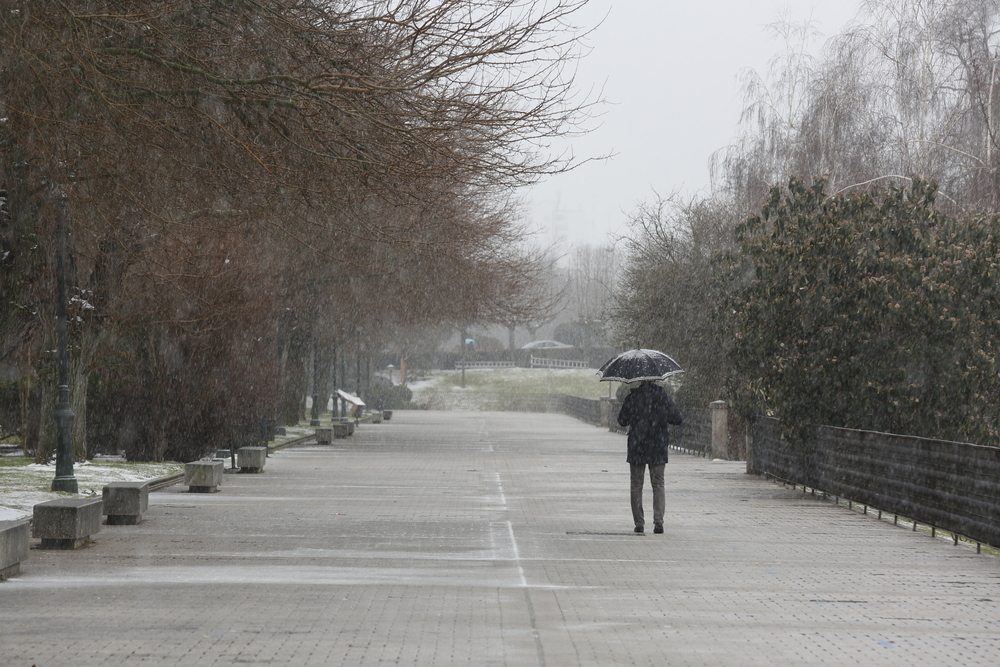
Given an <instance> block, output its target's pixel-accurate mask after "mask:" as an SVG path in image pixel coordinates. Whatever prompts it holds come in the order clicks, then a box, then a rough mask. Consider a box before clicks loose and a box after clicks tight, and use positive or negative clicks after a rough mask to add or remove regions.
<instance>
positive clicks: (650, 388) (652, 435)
mask: <svg viewBox="0 0 1000 667" xmlns="http://www.w3.org/2000/svg"><path fill="white" fill-rule="evenodd" d="M683 421H684V417H683V416H681V411H680V409H678V407H677V404H676V403H674V401H673V399H672V398H670V394H668V393H667V392H666V391H665V390H664V389H663V388H662V387H660V386H658V385H656V384H653V383H652V382H643V383H642V384H641V385H639V387H638V388H637V389H635V390H634V391H632V393H631V394H629V395H628V397H627V398H626V399H625V402H624V403H622V409H621V410H620V411H619V412H618V424H619V425H621V426H628V427H629V431H628V456H627V458H626V460H627V461H628V462H629V463H645V464H646V465H658V464H660V463H666V462H667V446H668V445H669V444H670V436H669V435H668V434H667V424H680V423H681V422H683Z"/></svg>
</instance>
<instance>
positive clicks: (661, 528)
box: [653, 523, 663, 533]
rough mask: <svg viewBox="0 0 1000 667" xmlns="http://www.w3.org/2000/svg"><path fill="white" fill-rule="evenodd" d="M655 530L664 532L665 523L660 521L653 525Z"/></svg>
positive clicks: (655, 531)
mask: <svg viewBox="0 0 1000 667" xmlns="http://www.w3.org/2000/svg"><path fill="white" fill-rule="evenodd" d="M653 532H654V533H662V532H663V524H662V523H658V524H656V525H655V526H653Z"/></svg>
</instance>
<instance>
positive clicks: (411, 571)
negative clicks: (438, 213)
mask: <svg viewBox="0 0 1000 667" xmlns="http://www.w3.org/2000/svg"><path fill="white" fill-rule="evenodd" d="M624 448H625V443H624V438H623V436H620V435H615V434H611V433H608V432H607V431H605V430H602V429H599V428H596V427H594V426H589V425H586V424H583V423H581V422H578V421H576V420H573V419H571V418H569V417H565V416H562V415H552V414H516V413H459V412H404V411H397V412H396V413H395V414H394V416H393V419H392V421H390V422H386V423H383V424H380V425H363V426H362V427H361V428H359V429H358V431H357V432H356V433H355V435H354V436H353V437H352V438H349V439H346V440H336V441H334V444H333V445H331V446H325V447H318V446H309V445H306V446H300V447H295V448H290V449H286V450H282V451H280V452H278V453H276V454H274V455H273V456H272V457H271V458H270V459H269V460H268V462H267V466H266V469H265V473H264V474H260V475H241V474H227V475H225V477H224V481H223V487H222V491H221V492H220V493H217V494H191V493H187V490H186V487H183V486H174V487H171V488H169V489H166V490H163V491H159V492H157V493H153V494H151V495H150V507H149V511H148V512H147V513H146V515H145V516H144V520H143V523H142V524H141V525H138V526H104V527H103V528H102V532H101V533H100V534H98V535H97V536H96V543H95V544H94V545H93V546H91V547H89V548H86V549H83V550H80V551H76V552H59V551H42V550H38V549H32V550H31V555H30V558H29V560H28V561H27V562H25V563H24V564H23V566H22V574H21V575H20V576H18V577H15V578H13V579H11V580H10V581H8V582H6V583H3V584H0V663H2V664H3V665H5V666H6V665H10V666H17V667H22V666H23V667H30V666H31V665H37V666H38V667H43V666H44V667H55V666H61V665H66V666H72V667H86V666H90V665H94V666H97V665H100V666H101V667H108V666H113V665H129V666H134V665H184V666H185V667H188V666H192V665H197V666H199V667H205V666H208V665H235V664H240V665H244V664H270V665H295V666H305V665H376V664H402V665H512V666H519V665H549V666H562V665H776V664H777V665H790V664H796V665H798V664H817V665H818V664H823V665H959V664H961V665H975V664H983V665H996V664H998V662H1000V625H998V623H997V619H1000V558H996V557H994V556H989V555H985V554H983V555H978V554H976V552H975V549H974V548H968V547H965V546H957V547H956V546H953V545H952V544H951V542H949V541H945V540H941V539H935V538H932V537H930V536H928V535H925V534H922V533H919V532H916V533H914V532H910V531H909V530H905V529H903V528H900V527H896V526H893V525H892V522H891V521H885V520H883V521H879V520H878V519H877V518H876V517H874V516H872V515H868V516H866V515H863V514H860V513H858V512H854V511H851V510H849V509H847V508H845V507H840V506H837V505H834V504H832V503H829V502H823V501H821V500H819V499H817V498H814V497H812V496H810V495H805V494H803V493H801V492H797V491H793V490H791V489H785V488H782V487H781V486H780V485H775V484H773V483H771V482H768V481H765V480H762V479H760V478H757V477H754V476H750V475H747V474H745V472H744V464H742V463H738V462H712V461H709V460H706V459H701V458H695V457H690V456H684V455H681V454H674V455H672V458H671V462H670V464H669V465H668V466H667V516H666V522H665V526H666V532H665V534H663V535H654V534H651V533H647V534H645V535H636V534H634V533H633V532H632V522H631V514H630V510H629V502H628V477H629V473H628V465H627V464H626V463H625V460H624V459H625V455H624ZM646 492H647V498H646V502H647V513H648V512H649V511H650V505H651V503H652V500H651V494H650V492H649V489H648V488H647V489H646Z"/></svg>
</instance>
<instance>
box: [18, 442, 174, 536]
mask: <svg viewBox="0 0 1000 667" xmlns="http://www.w3.org/2000/svg"><path fill="white" fill-rule="evenodd" d="M12 462H13V463H12ZM0 464H2V465H0V521H4V520H9V519H20V518H24V517H30V516H31V515H32V512H33V508H34V506H35V505H36V504H38V503H42V502H45V501H47V500H55V499H56V498H65V497H74V495H73V494H67V493H57V492H54V491H52V490H51V489H52V480H53V478H55V470H56V467H55V465H52V464H50V465H39V464H37V463H34V462H33V460H32V459H30V458H26V457H21V456H18V457H13V456H11V457H7V456H5V457H0ZM183 471H184V464H183V463H173V462H170V463H133V462H125V461H98V462H96V463H95V462H90V461H88V462H86V463H74V464H73V476H74V477H76V481H77V486H78V487H79V489H80V493H79V496H80V497H88V496H91V497H92V496H100V495H101V493H102V490H103V488H104V487H105V486H106V485H107V484H110V483H111V482H144V481H147V480H151V479H157V478H159V477H166V476H167V475H173V474H176V473H179V472H183Z"/></svg>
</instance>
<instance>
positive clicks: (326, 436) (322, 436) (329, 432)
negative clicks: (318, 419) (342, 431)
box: [316, 428, 333, 445]
mask: <svg viewBox="0 0 1000 667" xmlns="http://www.w3.org/2000/svg"><path fill="white" fill-rule="evenodd" d="M331 442H333V429H332V428H318V429H316V444H317V445H329V444H330V443H331Z"/></svg>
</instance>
